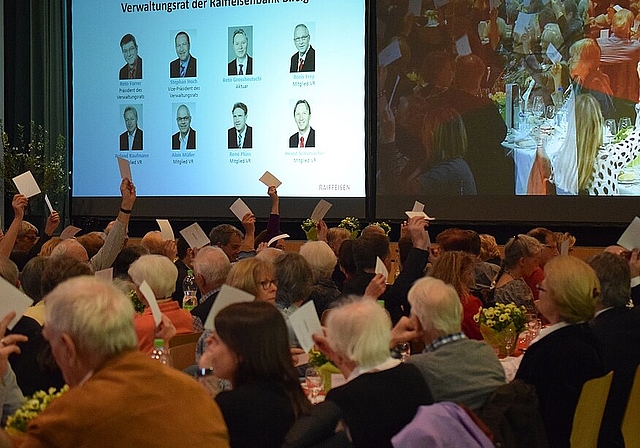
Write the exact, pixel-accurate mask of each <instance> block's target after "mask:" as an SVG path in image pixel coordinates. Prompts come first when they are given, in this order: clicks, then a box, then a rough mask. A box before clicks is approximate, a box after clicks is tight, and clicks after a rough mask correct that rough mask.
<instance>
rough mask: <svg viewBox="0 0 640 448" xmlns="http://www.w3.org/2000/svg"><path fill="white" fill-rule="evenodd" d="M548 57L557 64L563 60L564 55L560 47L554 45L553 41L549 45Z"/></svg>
mask: <svg viewBox="0 0 640 448" xmlns="http://www.w3.org/2000/svg"><path fill="white" fill-rule="evenodd" d="M547 57H548V58H549V60H550V61H551V62H553V63H554V64H557V63H558V62H560V61H562V55H561V54H560V52H559V51H558V49H557V48H556V47H554V46H553V44H552V43H551V42H549V46H548V47H547Z"/></svg>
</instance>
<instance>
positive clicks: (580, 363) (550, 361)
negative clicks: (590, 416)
mask: <svg viewBox="0 0 640 448" xmlns="http://www.w3.org/2000/svg"><path fill="white" fill-rule="evenodd" d="M607 372H608V370H607V369H606V366H605V363H604V360H603V357H602V354H601V350H600V345H599V342H598V338H597V337H596V335H595V334H594V333H593V331H591V328H589V325H588V324H574V325H569V326H567V327H564V328H560V329H559V330H556V331H554V332H553V333H550V334H548V335H547V336H545V337H544V338H542V339H540V340H539V341H538V342H536V343H535V344H531V346H529V348H528V349H527V352H526V353H525V354H524V356H523V358H522V362H521V363H520V367H519V368H518V372H517V373H516V379H521V380H523V381H524V382H525V383H527V384H531V385H533V386H535V388H536V392H537V393H538V400H539V409H540V415H541V416H542V421H543V422H544V426H545V430H546V431H547V438H548V439H549V446H550V447H553V448H569V446H570V445H569V437H570V435H571V425H572V422H573V414H574V412H575V410H576V405H577V404H578V398H579V397H580V392H581V391H582V386H583V384H584V383H585V382H586V381H588V380H590V379H593V378H598V377H601V376H603V375H605V374H606V373H607Z"/></svg>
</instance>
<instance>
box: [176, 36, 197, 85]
mask: <svg viewBox="0 0 640 448" xmlns="http://www.w3.org/2000/svg"><path fill="white" fill-rule="evenodd" d="M175 43H176V54H177V55H178V59H176V60H175V61H171V65H170V70H169V71H170V75H169V76H170V77H171V78H195V77H196V76H198V75H197V73H196V70H197V69H196V63H197V61H196V58H194V57H193V56H191V40H190V39H189V35H188V34H187V33H185V32H184V31H180V32H179V33H178V34H176V39H175Z"/></svg>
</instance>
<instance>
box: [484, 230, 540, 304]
mask: <svg viewBox="0 0 640 448" xmlns="http://www.w3.org/2000/svg"><path fill="white" fill-rule="evenodd" d="M540 246H541V245H540V242H539V241H538V240H536V239H535V238H532V237H530V236H528V235H523V234H520V235H516V236H514V237H513V238H511V239H510V240H509V241H508V242H507V244H505V246H504V261H503V262H502V268H501V269H500V272H499V273H498V275H497V276H496V279H495V291H494V297H493V298H494V300H495V301H496V302H498V303H504V304H507V303H515V304H516V305H518V306H524V307H525V308H527V310H528V311H535V305H534V304H533V292H532V291H531V288H529V285H527V282H525V281H524V277H527V276H529V275H531V273H532V272H533V270H534V269H535V268H536V267H537V266H538V254H539V253H540Z"/></svg>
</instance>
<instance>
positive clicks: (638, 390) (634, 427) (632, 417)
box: [622, 366, 640, 448]
mask: <svg viewBox="0 0 640 448" xmlns="http://www.w3.org/2000/svg"><path fill="white" fill-rule="evenodd" d="M639 421H640V366H638V368H637V369H636V376H635V379H634V380H633V387H632V388H631V393H630V394H629V401H628V402H627V409H626V411H625V412H624V418H623V419H622V435H623V437H624V444H625V446H626V447H627V448H640V429H639V428H638V422H639Z"/></svg>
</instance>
